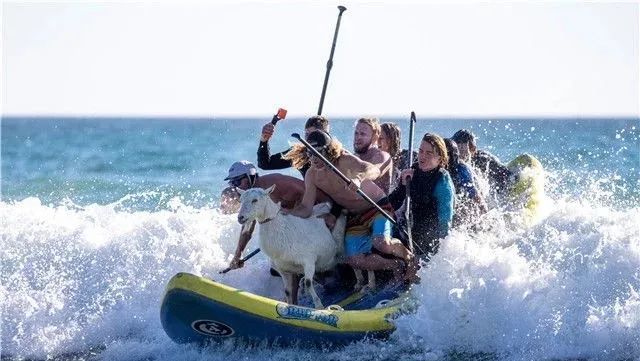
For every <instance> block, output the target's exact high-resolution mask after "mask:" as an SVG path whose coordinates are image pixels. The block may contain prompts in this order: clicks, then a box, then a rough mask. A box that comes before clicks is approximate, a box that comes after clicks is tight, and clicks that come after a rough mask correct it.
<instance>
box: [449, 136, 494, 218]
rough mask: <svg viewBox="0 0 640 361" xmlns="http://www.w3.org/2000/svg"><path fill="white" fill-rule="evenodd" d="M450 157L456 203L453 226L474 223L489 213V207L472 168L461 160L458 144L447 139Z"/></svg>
mask: <svg viewBox="0 0 640 361" xmlns="http://www.w3.org/2000/svg"><path fill="white" fill-rule="evenodd" d="M444 144H445V145H446V146H447V154H448V155H449V166H448V169H447V170H448V171H449V175H451V181H452V182H453V186H454V188H455V193H456V202H455V207H454V209H455V210H454V215H453V225H454V226H457V225H460V224H463V223H468V222H472V221H473V220H474V219H475V218H476V217H477V216H478V215H480V214H482V213H485V212H486V211H487V205H486V204H485V202H484V199H482V196H481V195H480V192H479V191H478V186H477V183H476V180H475V175H474V173H473V170H472V169H471V167H470V166H469V165H468V164H466V163H465V162H463V161H462V160H460V153H459V150H458V146H457V145H456V142H454V141H453V140H451V139H448V138H447V139H445V140H444Z"/></svg>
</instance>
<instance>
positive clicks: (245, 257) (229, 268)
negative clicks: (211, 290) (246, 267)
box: [219, 248, 260, 274]
mask: <svg viewBox="0 0 640 361" xmlns="http://www.w3.org/2000/svg"><path fill="white" fill-rule="evenodd" d="M258 252H260V248H256V249H254V250H253V252H251V253H249V254H248V255H246V256H244V257H243V258H242V259H241V260H240V262H246V261H248V260H249V259H250V258H251V257H253V256H255V255H257V254H258ZM229 271H231V267H227V268H225V269H224V270H222V271H220V272H219V273H221V274H224V273H227V272H229Z"/></svg>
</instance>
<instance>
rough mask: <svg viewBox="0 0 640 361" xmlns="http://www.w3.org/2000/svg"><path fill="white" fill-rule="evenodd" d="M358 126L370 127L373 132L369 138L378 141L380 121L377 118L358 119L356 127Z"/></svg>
mask: <svg viewBox="0 0 640 361" xmlns="http://www.w3.org/2000/svg"><path fill="white" fill-rule="evenodd" d="M358 124H366V125H368V126H370V127H371V130H372V131H373V133H372V136H371V138H372V139H374V140H375V139H378V138H379V137H380V121H379V120H378V118H360V119H358V121H356V125H358Z"/></svg>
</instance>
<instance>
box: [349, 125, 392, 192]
mask: <svg viewBox="0 0 640 361" xmlns="http://www.w3.org/2000/svg"><path fill="white" fill-rule="evenodd" d="M380 131H381V130H380V122H379V121H378V119H377V118H360V119H358V121H357V122H356V128H355V131H354V133H353V149H354V150H355V152H356V155H357V156H358V158H360V159H362V160H364V161H365V162H369V163H371V164H373V165H376V166H378V168H379V169H380V176H379V177H378V178H377V179H374V180H373V182H374V183H375V184H377V185H378V187H380V188H382V190H383V191H384V193H385V194H388V193H389V187H390V186H391V176H392V173H393V160H392V159H391V156H390V155H389V153H387V152H385V151H382V150H381V149H380V148H378V139H379V138H380Z"/></svg>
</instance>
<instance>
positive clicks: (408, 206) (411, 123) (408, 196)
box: [404, 112, 416, 253]
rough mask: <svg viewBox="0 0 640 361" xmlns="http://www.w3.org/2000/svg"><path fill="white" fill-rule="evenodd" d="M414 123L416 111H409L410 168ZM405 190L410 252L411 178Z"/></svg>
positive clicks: (411, 242) (411, 240)
mask: <svg viewBox="0 0 640 361" xmlns="http://www.w3.org/2000/svg"><path fill="white" fill-rule="evenodd" d="M415 124H416V113H415V112H411V117H410V118H409V168H411V165H413V134H414V127H415ZM406 190H407V194H406V199H405V206H406V209H405V210H404V217H405V220H406V222H407V236H408V237H407V240H408V241H409V242H408V243H409V244H408V246H409V251H411V253H414V252H413V237H412V236H411V226H412V224H411V217H410V212H411V179H407V186H406Z"/></svg>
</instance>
